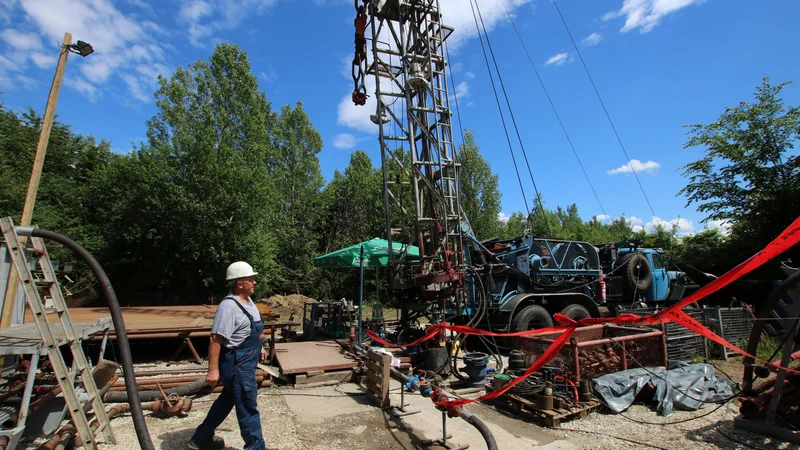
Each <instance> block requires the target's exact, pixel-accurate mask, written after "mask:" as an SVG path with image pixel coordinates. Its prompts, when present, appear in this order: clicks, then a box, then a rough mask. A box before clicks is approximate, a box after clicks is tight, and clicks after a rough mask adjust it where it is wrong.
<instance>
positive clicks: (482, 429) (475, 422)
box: [458, 409, 497, 450]
mask: <svg viewBox="0 0 800 450" xmlns="http://www.w3.org/2000/svg"><path fill="white" fill-rule="evenodd" d="M458 416H459V417H461V418H462V419H464V420H466V421H467V423H469V424H470V425H472V426H473V427H475V429H477V430H478V432H479V433H480V434H481V436H483V440H484V441H486V447H487V448H488V449H489V450H497V441H495V440H494V435H493V434H492V432H491V431H490V430H489V427H487V426H486V424H485V423H483V421H482V420H481V419H478V417H477V416H475V415H473V414H471V413H470V412H469V411H467V410H466V409H462V410H461V412H460V413H459V414H458Z"/></svg>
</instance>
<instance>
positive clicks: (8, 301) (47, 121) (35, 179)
mask: <svg viewBox="0 0 800 450" xmlns="http://www.w3.org/2000/svg"><path fill="white" fill-rule="evenodd" d="M71 44H72V35H71V34H70V33H64V44H63V45H62V46H61V54H60V55H59V56H58V65H57V66H56V74H55V76H54V77H53V84H52V85H51V86H50V96H49V97H48V98H47V107H46V108H45V111H44V121H43V122H42V131H41V132H40V133H39V143H38V144H37V145H36V156H35V157H34V159H33V169H32V170H31V179H30V182H29V183H28V193H27V195H26V196H25V205H24V206H23V208H22V219H21V220H20V223H19V225H20V226H28V225H30V224H31V218H32V217H33V205H34V204H35V203H36V193H37V192H38V190H39V180H40V179H41V177H42V166H43V165H44V155H45V153H47V142H48V141H49V140H50V130H51V129H52V128H53V119H54V118H55V115H56V103H58V94H59V93H60V92H61V82H62V81H63V79H64V69H65V68H66V67H67V56H69V48H68V46H69V45H71ZM26 242H27V238H26V237H24V236H22V237H21V238H20V245H23V246H24V245H25V243H26ZM18 285H19V276H18V275H17V271H16V270H11V271H9V274H8V285H7V286H6V293H5V294H6V296H5V301H4V302H3V314H2V318H1V319H0V328H8V327H10V326H11V318H12V316H13V314H14V303H15V301H14V300H15V299H16V297H17V286H18Z"/></svg>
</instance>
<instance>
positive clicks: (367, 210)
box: [320, 150, 386, 253]
mask: <svg viewBox="0 0 800 450" xmlns="http://www.w3.org/2000/svg"><path fill="white" fill-rule="evenodd" d="M382 192H383V187H382V184H381V174H380V172H379V171H378V170H376V169H375V168H374V167H373V166H372V160H371V159H370V157H369V156H368V155H367V154H366V153H365V152H364V151H363V150H356V151H355V152H353V154H352V155H350V163H349V164H348V166H347V167H346V168H345V170H344V173H341V172H339V171H338V170H337V171H336V172H335V173H334V175H333V180H331V182H330V183H328V185H327V186H326V187H325V190H324V191H323V201H324V205H325V206H324V210H325V214H326V216H325V219H324V220H323V222H322V223H321V225H322V227H321V228H323V229H321V230H320V232H321V237H322V241H321V245H320V248H321V252H322V253H329V252H332V251H335V250H338V249H340V248H343V247H347V246H349V245H353V244H357V243H359V242H361V241H364V240H367V239H371V238H374V237H381V238H385V234H386V231H385V225H384V222H385V216H384V213H383V211H384V208H383V195H382Z"/></svg>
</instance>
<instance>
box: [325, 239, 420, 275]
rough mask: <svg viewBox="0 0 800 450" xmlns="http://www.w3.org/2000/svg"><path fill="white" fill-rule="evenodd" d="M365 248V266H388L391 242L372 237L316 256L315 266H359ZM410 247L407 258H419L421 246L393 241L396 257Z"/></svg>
mask: <svg viewBox="0 0 800 450" xmlns="http://www.w3.org/2000/svg"><path fill="white" fill-rule="evenodd" d="M362 246H363V248H364V267H386V266H387V265H389V242H388V241H387V240H386V239H378V238H375V239H371V240H369V241H365V242H362V243H360V244H356V245H351V246H350V247H347V248H343V249H341V250H336V251H335V252H331V253H328V254H327V255H322V256H318V257H316V258H314V267H323V268H332V267H359V259H360V258H359V255H360V254H361V248H362ZM406 247H407V248H408V253H407V255H406V258H408V259H410V260H415V259H419V248H417V247H415V246H413V245H412V246H410V247H409V246H408V245H405V244H401V243H399V242H392V249H393V250H394V254H395V256H396V257H398V256H400V255H401V254H402V251H403V249H404V248H406Z"/></svg>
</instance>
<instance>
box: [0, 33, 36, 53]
mask: <svg viewBox="0 0 800 450" xmlns="http://www.w3.org/2000/svg"><path fill="white" fill-rule="evenodd" d="M0 36H2V38H3V40H4V41H6V43H7V44H8V46H9V47H7V48H6V49H7V50H9V51H30V50H40V49H41V48H42V40H41V39H39V35H37V34H36V33H25V32H22V31H18V30H14V29H11V28H7V29H5V30H3V32H2V33H0Z"/></svg>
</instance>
